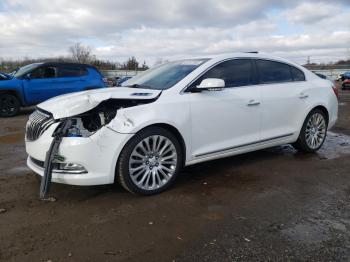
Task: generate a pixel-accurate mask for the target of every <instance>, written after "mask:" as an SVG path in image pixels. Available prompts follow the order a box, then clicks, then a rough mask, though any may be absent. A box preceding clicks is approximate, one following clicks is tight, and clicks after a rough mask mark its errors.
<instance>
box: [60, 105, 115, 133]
mask: <svg viewBox="0 0 350 262" xmlns="http://www.w3.org/2000/svg"><path fill="white" fill-rule="evenodd" d="M115 115H116V111H105V112H90V113H85V114H82V115H79V116H74V117H71V118H70V123H71V124H70V126H69V128H68V130H67V133H66V134H65V135H64V136H65V137H89V136H91V135H93V134H94V133H95V132H96V131H98V130H99V129H101V128H102V127H103V126H104V125H106V124H108V123H109V122H110V121H111V120H112V119H113V118H114V117H115Z"/></svg>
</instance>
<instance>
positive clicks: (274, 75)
mask: <svg viewBox="0 0 350 262" xmlns="http://www.w3.org/2000/svg"><path fill="white" fill-rule="evenodd" d="M256 64H257V67H258V71H259V79H260V83H261V84H271V83H283V82H291V81H293V77H292V73H291V70H290V66H289V65H287V64H284V63H279V62H275V61H268V60H257V61H256Z"/></svg>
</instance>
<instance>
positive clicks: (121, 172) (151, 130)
mask: <svg viewBox="0 0 350 262" xmlns="http://www.w3.org/2000/svg"><path fill="white" fill-rule="evenodd" d="M151 136H163V137H165V138H167V139H169V140H170V141H171V142H172V143H173V145H174V147H175V149H176V153H177V163H176V167H175V168H174V170H175V172H174V173H173V175H172V176H171V178H170V179H169V180H168V181H167V182H166V184H164V185H163V186H161V187H159V188H157V189H152V190H145V189H142V188H140V187H139V186H137V185H136V184H135V183H134V181H133V180H132V178H131V175H130V172H129V160H130V157H131V154H132V152H133V151H134V149H135V147H136V146H137V145H138V144H139V143H140V142H141V141H143V140H144V139H146V138H148V137H151ZM182 166H183V152H182V148H181V146H180V143H179V141H178V140H177V138H176V137H175V135H174V134H173V133H171V132H170V131H168V130H166V129H164V128H161V127H148V128H145V129H143V130H141V131H140V132H138V133H137V134H135V136H134V137H132V138H131V139H130V141H129V142H128V143H127V144H126V145H125V146H124V148H123V150H122V152H121V154H120V156H119V160H118V163H117V167H116V180H117V181H118V182H119V183H120V184H121V185H122V186H123V187H124V188H125V189H126V190H128V191H129V192H131V193H134V194H141V195H154V194H158V193H161V192H163V191H165V190H166V189H168V188H169V187H170V186H171V185H172V184H173V183H174V181H175V180H176V177H177V175H178V173H179V171H180V169H181V168H182Z"/></svg>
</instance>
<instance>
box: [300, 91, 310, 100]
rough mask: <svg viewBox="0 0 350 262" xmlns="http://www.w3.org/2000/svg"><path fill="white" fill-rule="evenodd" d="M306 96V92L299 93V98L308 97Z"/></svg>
mask: <svg viewBox="0 0 350 262" xmlns="http://www.w3.org/2000/svg"><path fill="white" fill-rule="evenodd" d="M308 97H309V95H308V94H307V93H304V92H301V93H300V94H299V98H300V99H304V98H308Z"/></svg>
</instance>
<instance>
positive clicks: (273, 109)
mask: <svg viewBox="0 0 350 262" xmlns="http://www.w3.org/2000/svg"><path fill="white" fill-rule="evenodd" d="M255 61H256V66H257V71H258V75H259V83H260V86H261V100H262V101H261V102H262V103H261V112H262V126H261V139H262V140H265V139H273V138H283V137H288V136H291V135H292V134H295V133H296V132H299V131H300V130H299V128H300V127H299V125H298V123H300V119H301V118H302V117H304V114H305V112H306V108H307V105H306V101H307V99H308V94H307V86H306V82H305V76H304V73H303V72H302V71H301V70H299V69H297V68H296V67H294V66H291V65H288V64H285V63H281V62H278V61H271V60H262V59H257V60H255Z"/></svg>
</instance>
